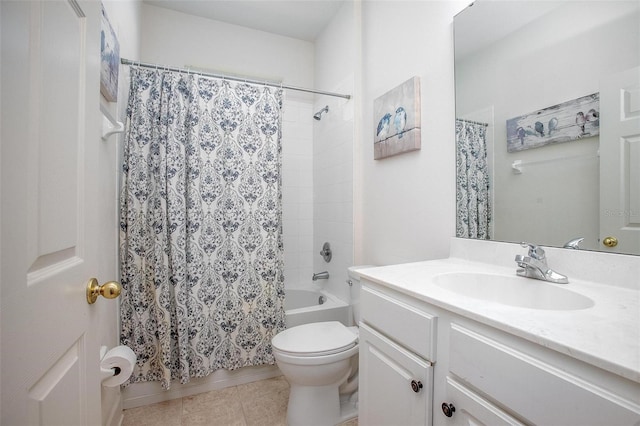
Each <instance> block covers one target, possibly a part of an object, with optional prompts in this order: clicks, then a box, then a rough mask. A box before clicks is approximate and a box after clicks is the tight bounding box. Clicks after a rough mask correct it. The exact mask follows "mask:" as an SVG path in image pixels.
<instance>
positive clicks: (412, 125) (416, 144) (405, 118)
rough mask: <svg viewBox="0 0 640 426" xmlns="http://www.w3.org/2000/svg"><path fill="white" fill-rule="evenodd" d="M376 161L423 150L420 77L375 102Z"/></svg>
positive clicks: (390, 91) (374, 152)
mask: <svg viewBox="0 0 640 426" xmlns="http://www.w3.org/2000/svg"><path fill="white" fill-rule="evenodd" d="M373 114H374V117H373V125H374V130H373V132H374V139H373V158H374V159H375V160H380V159H382V158H386V157H391V156H393V155H398V154H401V153H403V152H409V151H415V150H418V149H420V144H421V137H420V77H413V78H411V79H409V80H407V81H405V82H404V83H402V84H401V85H399V86H397V87H395V88H393V89H391V90H389V91H388V92H387V93H385V94H384V95H382V96H380V97H379V98H376V99H375V100H374V101H373Z"/></svg>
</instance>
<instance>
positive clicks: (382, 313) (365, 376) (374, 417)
mask: <svg viewBox="0 0 640 426" xmlns="http://www.w3.org/2000/svg"><path fill="white" fill-rule="evenodd" d="M374 287H375V286H374ZM360 300H361V309H362V311H361V312H362V314H361V321H360V355H359V356H360V372H359V414H358V415H359V419H358V423H359V424H362V425H385V426H388V425H431V421H432V418H433V416H432V402H433V395H432V390H433V355H434V352H435V351H434V349H435V346H434V343H435V340H434V339H435V326H436V318H435V317H434V316H432V315H430V314H428V313H427V312H424V311H422V310H420V309H417V308H416V307H414V306H411V305H410V304H407V303H405V302H403V301H402V300H399V299H396V298H394V297H389V296H388V295H386V294H384V293H382V292H380V291H378V290H377V289H375V288H372V287H371V285H366V284H365V285H363V288H362V291H361V294H360Z"/></svg>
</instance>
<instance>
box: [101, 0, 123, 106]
mask: <svg viewBox="0 0 640 426" xmlns="http://www.w3.org/2000/svg"><path fill="white" fill-rule="evenodd" d="M100 58H101V59H100V93H102V96H104V97H105V99H106V100H108V101H109V102H116V101H117V100H118V69H119V68H120V44H119V43H118V39H117V38H116V33H115V32H114V31H113V28H112V27H111V23H110V22H109V18H108V17H107V12H105V10H104V5H102V30H101V32H100Z"/></svg>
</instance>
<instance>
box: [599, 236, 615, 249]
mask: <svg viewBox="0 0 640 426" xmlns="http://www.w3.org/2000/svg"><path fill="white" fill-rule="evenodd" d="M602 244H604V245H605V246H607V247H615V246H617V245H618V239H617V238H616V237H605V239H604V240H602Z"/></svg>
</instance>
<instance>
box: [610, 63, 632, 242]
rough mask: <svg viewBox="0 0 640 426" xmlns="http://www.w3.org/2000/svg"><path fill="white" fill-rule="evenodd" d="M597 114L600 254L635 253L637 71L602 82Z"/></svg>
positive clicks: (611, 77)
mask: <svg viewBox="0 0 640 426" xmlns="http://www.w3.org/2000/svg"><path fill="white" fill-rule="evenodd" d="M600 110H601V111H602V114H601V118H600V244H601V245H600V249H602V250H605V251H610V252H615V253H633V254H640V68H633V69H630V70H627V71H624V72H622V73H619V74H614V75H611V76H608V77H607V78H605V79H604V80H603V81H602V82H601V84H600ZM611 237H613V238H615V240H612V239H610V238H611ZM608 238H609V239H608ZM607 244H608V245H607Z"/></svg>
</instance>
